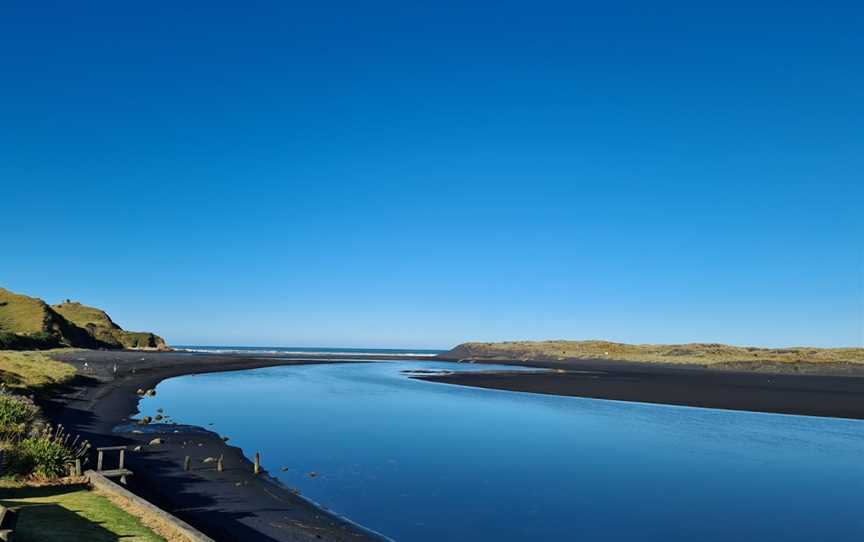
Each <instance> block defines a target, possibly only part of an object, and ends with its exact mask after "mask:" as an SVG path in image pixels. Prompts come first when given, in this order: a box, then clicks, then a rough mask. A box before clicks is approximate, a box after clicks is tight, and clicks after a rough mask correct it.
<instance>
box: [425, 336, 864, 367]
mask: <svg viewBox="0 0 864 542" xmlns="http://www.w3.org/2000/svg"><path fill="white" fill-rule="evenodd" d="M438 357H439V358H441V359H447V360H462V359H465V360H476V361H505V360H506V361H543V362H562V363H563V362H576V361H579V360H614V361H630V362H647V363H675V364H697V365H710V366H735V367H737V368H742V369H743V368H756V367H757V366H759V365H762V364H767V365H771V366H776V365H781V364H825V363H839V364H845V363H860V364H864V348H814V347H790V348H761V347H755V346H730V345H726V344H716V343H690V344H625V343H616V342H609V341H564V340H561V341H513V342H498V343H480V342H468V343H463V344H460V345H459V346H456V347H455V348H453V349H451V350H449V351H447V352H445V353H443V354H440V355H439V356H438Z"/></svg>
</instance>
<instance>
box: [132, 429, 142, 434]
mask: <svg viewBox="0 0 864 542" xmlns="http://www.w3.org/2000/svg"><path fill="white" fill-rule="evenodd" d="M132 434H133V435H142V434H144V431H141V430H140V429H133V430H132Z"/></svg>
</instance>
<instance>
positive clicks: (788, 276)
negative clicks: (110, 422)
mask: <svg viewBox="0 0 864 542" xmlns="http://www.w3.org/2000/svg"><path fill="white" fill-rule="evenodd" d="M312 4H315V6H316V7H311V6H312ZM418 4H420V3H414V2H404V1H401V2H391V3H378V2H345V3H331V2H315V3H313V2H302V3H301V2H281V1H278V2H277V1H273V2H241V3H238V2H231V3H227V2H214V1H206V2H167V3H161V2H157V3H153V2H143V3H142V2H115V1H111V2H56V3H52V2H29V1H27V2H25V1H13V2H4V3H3V5H2V7H0V47H2V50H3V51H4V54H3V55H2V57H0V73H2V85H0V119H2V120H0V183H2V192H0V226H2V228H3V232H4V234H5V235H4V240H3V248H2V250H0V285H3V286H5V287H7V288H10V289H12V290H15V291H20V292H24V293H28V294H32V295H37V296H40V297H44V298H46V299H48V300H49V301H57V300H60V299H63V298H66V297H71V298H73V299H79V300H81V301H83V302H85V303H88V304H94V305H99V306H102V307H105V308H107V309H108V310H109V311H110V312H111V314H112V315H113V316H114V317H115V319H116V320H118V322H119V323H120V324H121V325H123V326H125V327H128V328H133V329H135V328H138V329H153V330H156V331H158V332H159V333H161V334H163V335H164V336H165V337H166V338H167V339H168V340H169V341H170V342H173V343H175V344H177V343H204V344H259V345H310V346H312V345H321V346H328V345H330V346H336V345H340V346H342V345H352V346H394V347H400V346H415V347H447V346H450V345H452V344H454V343H458V342H461V341H465V340H502V339H544V338H572V339H587V338H606V339H612V340H622V341H637V342H649V341H653V342H678V341H681V342H683V341H722V342H729V343H736V344H758V345H792V344H813V345H847V346H852V345H861V344H862V342H864V331H862V328H864V323H862V245H864V241H862V239H864V174H862V172H864V70H862V61H864V33H862V28H864V7H861V4H860V3H858V2H848V3H834V2H827V3H813V2H776V3H774V2H753V1H749V2H745V3H735V2H722V3H720V2H718V3H715V4H713V5H711V6H709V5H706V4H705V3H703V2H680V3H664V2H641V1H640V2H584V3H580V2H560V3H548V2H542V1H541V2H506V1H505V2H502V1H495V2H428V3H425V4H426V5H425V6H421V5H418Z"/></svg>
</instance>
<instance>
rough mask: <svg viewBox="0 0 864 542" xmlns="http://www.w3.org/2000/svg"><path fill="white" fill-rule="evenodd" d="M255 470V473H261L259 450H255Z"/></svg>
mask: <svg viewBox="0 0 864 542" xmlns="http://www.w3.org/2000/svg"><path fill="white" fill-rule="evenodd" d="M253 472H254V473H255V474H260V473H261V454H259V453H258V452H255V466H254V470H253Z"/></svg>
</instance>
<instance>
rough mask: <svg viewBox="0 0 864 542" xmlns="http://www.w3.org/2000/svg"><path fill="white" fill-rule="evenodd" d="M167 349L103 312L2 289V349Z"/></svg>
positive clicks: (159, 340) (158, 340)
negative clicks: (131, 330) (48, 301)
mask: <svg viewBox="0 0 864 542" xmlns="http://www.w3.org/2000/svg"><path fill="white" fill-rule="evenodd" d="M64 346H66V347H76V348H109V349H118V348H148V349H164V348H167V346H166V344H165V341H164V340H163V339H162V338H161V337H159V336H157V335H154V334H153V333H149V332H130V331H124V330H123V329H122V328H121V327H120V326H118V325H117V324H116V323H114V321H113V320H111V318H110V317H109V316H108V314H106V313H105V312H104V311H102V310H100V309H96V308H93V307H87V306H85V305H81V304H80V303H73V302H66V303H62V304H60V305H55V306H53V307H52V306H49V305H48V304H47V303H45V302H44V301H42V300H41V299H38V298H35V297H30V296H26V295H21V294H16V293H14V292H11V291H9V290H6V289H4V288H0V348H9V349H45V348H57V347H64Z"/></svg>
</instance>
